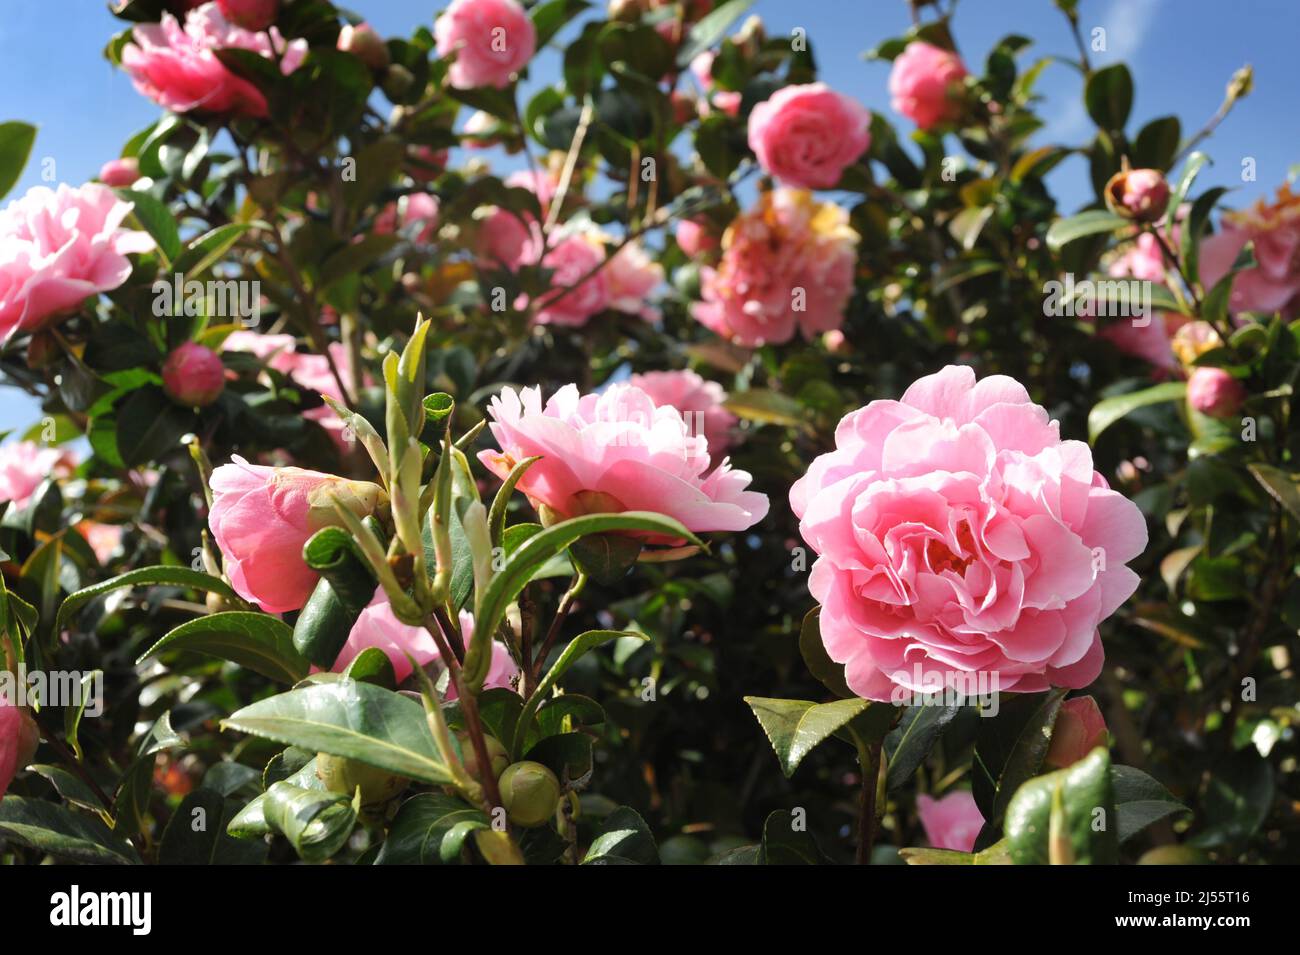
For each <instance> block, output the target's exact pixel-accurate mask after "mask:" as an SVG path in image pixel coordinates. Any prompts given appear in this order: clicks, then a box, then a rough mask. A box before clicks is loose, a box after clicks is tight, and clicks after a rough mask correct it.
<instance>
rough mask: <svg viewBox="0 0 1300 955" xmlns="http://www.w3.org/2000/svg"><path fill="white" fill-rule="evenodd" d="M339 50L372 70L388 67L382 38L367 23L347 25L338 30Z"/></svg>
mask: <svg viewBox="0 0 1300 955" xmlns="http://www.w3.org/2000/svg"><path fill="white" fill-rule="evenodd" d="M338 46H339V49H340V50H342V51H343V52H344V53H351V54H352V55H353V56H355V57H356V58H357V59H358V60H360V61H361V62H362V63H364V64H366V66H368V67H370V68H371V69H372V70H382V69H384V68H385V67H387V66H388V47H387V46H386V45H385V44H384V40H383V38H382V37H381V36H380V35H379V34H378V33H376V32H375V29H374V27H372V26H371V25H370V24H369V23H358V24H357V25H356V26H353V25H352V24H350V23H348V24H345V25H344V27H343V29H341V30H339V44H338Z"/></svg>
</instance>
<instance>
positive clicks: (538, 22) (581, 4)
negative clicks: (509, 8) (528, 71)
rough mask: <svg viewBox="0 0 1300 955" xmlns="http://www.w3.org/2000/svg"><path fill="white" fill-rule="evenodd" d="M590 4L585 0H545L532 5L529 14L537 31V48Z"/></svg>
mask: <svg viewBox="0 0 1300 955" xmlns="http://www.w3.org/2000/svg"><path fill="white" fill-rule="evenodd" d="M590 6H591V4H590V3H588V2H587V0H547V2H545V3H539V4H538V5H537V6H536V7H534V8H533V11H532V13H531V14H530V16H531V17H532V19H533V28H534V30H536V32H537V49H538V50H540V49H542V47H544V46H546V44H548V43H550V42H551V38H552V37H553V36H555V34H556V33H558V32H559V31H560V30H561V28H563V26H564V25H565V24H566V23H568V22H569V21H570V20H572V19H573V18H574V17H576V16H577V15H578V14H579V13H581V12H582V11H584V10H586V9H587V8H589V7H590Z"/></svg>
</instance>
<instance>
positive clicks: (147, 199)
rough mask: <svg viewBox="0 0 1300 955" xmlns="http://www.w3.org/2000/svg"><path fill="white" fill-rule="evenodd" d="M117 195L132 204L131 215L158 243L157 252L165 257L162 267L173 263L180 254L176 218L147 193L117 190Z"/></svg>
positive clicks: (162, 204) (179, 238)
mask: <svg viewBox="0 0 1300 955" xmlns="http://www.w3.org/2000/svg"><path fill="white" fill-rule="evenodd" d="M117 194H118V195H119V196H121V197H122V198H123V199H125V200H126V201H127V202H130V203H133V204H134V208H133V209H132V210H131V213H132V215H134V216H135V218H136V219H137V220H139V222H140V225H141V226H143V227H144V230H145V231H146V232H148V233H149V234H150V235H151V236H153V240H154V241H155V242H156V243H158V251H159V252H161V253H162V254H163V256H164V257H165V258H164V265H167V264H169V263H171V262H173V261H174V260H175V259H176V257H177V256H178V255H180V252H181V234H180V231H179V230H178V229H177V227H176V217H175V216H173V215H172V213H171V210H170V209H168V208H167V206H166V204H165V203H163V202H161V201H159V200H158V199H155V198H154V197H153V196H151V195H149V193H147V192H137V191H136V190H134V189H119V190H117Z"/></svg>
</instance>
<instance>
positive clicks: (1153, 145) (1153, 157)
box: [1132, 116, 1183, 208]
mask: <svg viewBox="0 0 1300 955" xmlns="http://www.w3.org/2000/svg"><path fill="white" fill-rule="evenodd" d="M1182 130H1183V127H1182V123H1180V122H1179V121H1178V117H1177V116H1161V117H1160V118H1159V119H1153V120H1151V122H1149V123H1147V124H1146V125H1145V126H1143V127H1142V129H1141V130H1140V131H1139V132H1138V135H1137V142H1136V143H1134V145H1133V156H1132V160H1133V165H1134V166H1135V167H1137V168H1138V169H1160V170H1168V169H1169V166H1170V164H1171V163H1173V161H1174V156H1175V155H1177V153H1178V143H1179V140H1180V139H1181V137H1182ZM1175 208H1176V207H1175Z"/></svg>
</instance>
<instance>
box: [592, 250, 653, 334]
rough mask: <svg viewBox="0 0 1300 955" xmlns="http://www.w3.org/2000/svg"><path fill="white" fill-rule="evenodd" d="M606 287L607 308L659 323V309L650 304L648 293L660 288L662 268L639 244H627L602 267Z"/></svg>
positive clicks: (649, 294)
mask: <svg viewBox="0 0 1300 955" xmlns="http://www.w3.org/2000/svg"><path fill="white" fill-rule="evenodd" d="M604 272H605V281H606V283H607V284H608V286H609V307H610V308H612V309H615V310H616V311H619V312H627V313H628V314H629V315H640V316H641V317H642V318H644V319H645V320H646V321H648V322H655V321H658V320H659V309H657V308H655V307H654V306H653V305H651V304H650V301H649V300H650V296H651V293H652V292H653V291H654V290H655V289H656V288H658V287H659V286H661V285H663V282H664V268H663V266H662V265H660V264H659V263H658V262H656V261H655V260H654V259H652V258H650V256H649V255H647V254H646V251H645V249H644V248H643V247H642V246H641V244H640V243H639V242H629V243H628V244H627V245H625V246H623V248H621V249H619V250H618V251H617V252H615V253H614V256H613V258H611V259H610V260H609V264H607V265H606V266H605V269H604Z"/></svg>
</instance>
